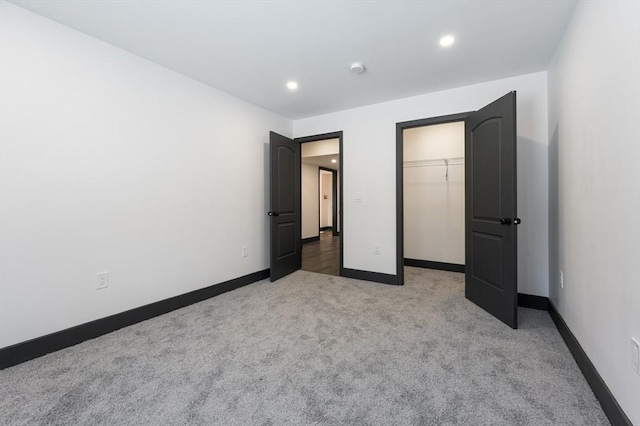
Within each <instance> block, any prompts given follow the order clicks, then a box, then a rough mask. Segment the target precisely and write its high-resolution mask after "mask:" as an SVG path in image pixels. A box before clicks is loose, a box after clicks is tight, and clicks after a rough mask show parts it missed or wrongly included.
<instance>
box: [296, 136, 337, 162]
mask: <svg viewBox="0 0 640 426" xmlns="http://www.w3.org/2000/svg"><path fill="white" fill-rule="evenodd" d="M305 136H313V135H305ZM301 147H302V149H301V156H302V157H303V158H305V157H319V156H321V155H331V154H338V153H339V152H340V139H338V138H333V139H324V140H320V141H315V142H306V143H303V144H301Z"/></svg>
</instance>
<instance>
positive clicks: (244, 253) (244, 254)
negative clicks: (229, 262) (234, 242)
mask: <svg viewBox="0 0 640 426" xmlns="http://www.w3.org/2000/svg"><path fill="white" fill-rule="evenodd" d="M242 257H249V247H247V246H242Z"/></svg>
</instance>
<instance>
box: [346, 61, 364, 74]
mask: <svg viewBox="0 0 640 426" xmlns="http://www.w3.org/2000/svg"><path fill="white" fill-rule="evenodd" d="M349 69H350V70H351V72H352V73H354V74H362V73H363V72H364V64H363V63H362V62H354V63H352V64H351V67H350V68H349Z"/></svg>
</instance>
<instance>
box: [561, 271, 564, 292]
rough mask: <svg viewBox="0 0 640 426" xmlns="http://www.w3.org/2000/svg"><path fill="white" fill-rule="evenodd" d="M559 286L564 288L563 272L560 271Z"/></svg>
mask: <svg viewBox="0 0 640 426" xmlns="http://www.w3.org/2000/svg"><path fill="white" fill-rule="evenodd" d="M560 288H564V272H562V271H560Z"/></svg>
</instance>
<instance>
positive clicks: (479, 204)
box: [465, 92, 520, 328]
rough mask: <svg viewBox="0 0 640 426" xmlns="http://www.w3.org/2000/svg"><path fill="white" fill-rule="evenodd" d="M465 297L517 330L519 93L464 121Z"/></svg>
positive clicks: (500, 100)
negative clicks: (517, 147) (517, 109)
mask: <svg viewBox="0 0 640 426" xmlns="http://www.w3.org/2000/svg"><path fill="white" fill-rule="evenodd" d="M465 132H466V134H465V157H466V170H465V173H466V179H465V181H466V190H465V205H466V212H465V222H466V223H465V227H466V231H465V232H466V235H465V237H466V238H465V240H466V242H465V254H466V262H465V263H466V277H465V296H466V298H467V299H469V300H471V301H472V302H474V303H475V304H477V305H478V306H480V307H481V308H483V309H484V310H486V311H487V312H489V313H490V314H492V315H493V316H495V317H496V318H498V319H499V320H501V321H503V322H504V323H505V324H507V325H508V326H510V327H512V328H517V325H518V280H517V275H518V270H517V261H518V254H517V243H518V241H517V232H516V230H517V228H516V226H515V225H518V224H519V223H520V219H518V218H517V199H516V92H511V93H508V94H507V95H505V96H503V97H502V98H500V99H498V100H496V101H494V102H492V103H491V104H489V105H487V106H486V107H484V108H482V109H481V110H479V111H477V112H474V113H472V114H471V115H469V116H468V117H467V119H466V122H465Z"/></svg>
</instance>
